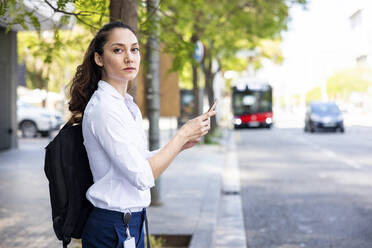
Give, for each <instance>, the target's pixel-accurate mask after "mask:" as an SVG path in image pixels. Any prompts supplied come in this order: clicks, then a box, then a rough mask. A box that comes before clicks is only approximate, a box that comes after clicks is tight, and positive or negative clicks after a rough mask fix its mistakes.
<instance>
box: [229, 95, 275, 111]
mask: <svg viewBox="0 0 372 248" xmlns="http://www.w3.org/2000/svg"><path fill="white" fill-rule="evenodd" d="M233 111H234V114H235V115H245V114H255V113H264V112H271V111H272V96H271V90H266V91H262V90H257V91H250V90H246V91H234V92H233Z"/></svg>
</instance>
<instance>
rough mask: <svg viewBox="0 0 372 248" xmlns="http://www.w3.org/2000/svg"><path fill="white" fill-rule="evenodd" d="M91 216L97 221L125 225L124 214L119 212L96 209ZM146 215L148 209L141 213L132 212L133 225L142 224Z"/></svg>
mask: <svg viewBox="0 0 372 248" xmlns="http://www.w3.org/2000/svg"><path fill="white" fill-rule="evenodd" d="M91 214H92V215H93V216H94V217H95V218H97V219H102V220H105V221H109V222H113V223H124V222H123V214H124V213H122V212H119V211H114V210H108V209H103V208H97V207H94V208H93V211H92V213H91ZM145 214H146V208H143V209H142V211H139V212H131V215H132V217H131V223H142V222H143V221H144V219H145Z"/></svg>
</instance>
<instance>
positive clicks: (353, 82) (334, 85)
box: [327, 67, 372, 99]
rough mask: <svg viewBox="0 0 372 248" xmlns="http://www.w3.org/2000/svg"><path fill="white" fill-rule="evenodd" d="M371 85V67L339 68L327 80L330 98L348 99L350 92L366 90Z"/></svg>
mask: <svg viewBox="0 0 372 248" xmlns="http://www.w3.org/2000/svg"><path fill="white" fill-rule="evenodd" d="M370 86H372V69H371V68H367V67H355V68H348V69H344V70H340V71H338V72H336V73H335V74H334V75H332V76H331V77H330V78H328V80H327V94H328V96H329V98H330V99H348V98H349V96H350V94H351V93H352V92H359V93H362V92H367V90H368V87H370Z"/></svg>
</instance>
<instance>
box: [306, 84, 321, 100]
mask: <svg viewBox="0 0 372 248" xmlns="http://www.w3.org/2000/svg"><path fill="white" fill-rule="evenodd" d="M321 99H322V89H321V87H315V88H313V89H311V90H310V91H309V92H307V94H306V98H305V101H306V103H309V102H311V101H316V100H321Z"/></svg>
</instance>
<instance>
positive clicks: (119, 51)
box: [114, 48, 122, 53]
mask: <svg viewBox="0 0 372 248" xmlns="http://www.w3.org/2000/svg"><path fill="white" fill-rule="evenodd" d="M121 52H122V50H121V48H115V49H114V53H121Z"/></svg>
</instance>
